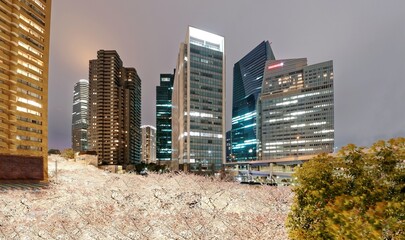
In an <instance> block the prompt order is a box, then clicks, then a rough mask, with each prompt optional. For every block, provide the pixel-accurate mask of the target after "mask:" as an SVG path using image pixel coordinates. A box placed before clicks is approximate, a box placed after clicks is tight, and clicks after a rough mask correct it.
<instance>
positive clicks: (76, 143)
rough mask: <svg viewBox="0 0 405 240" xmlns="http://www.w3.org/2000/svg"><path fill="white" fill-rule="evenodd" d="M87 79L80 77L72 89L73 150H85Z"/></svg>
mask: <svg viewBox="0 0 405 240" xmlns="http://www.w3.org/2000/svg"><path fill="white" fill-rule="evenodd" d="M88 107H89V81H88V80H86V79H80V81H79V82H77V83H76V84H75V86H74V89H73V111H72V148H73V151H75V152H80V151H87V150H88V140H87V128H88V126H89V114H88V112H89V111H88Z"/></svg>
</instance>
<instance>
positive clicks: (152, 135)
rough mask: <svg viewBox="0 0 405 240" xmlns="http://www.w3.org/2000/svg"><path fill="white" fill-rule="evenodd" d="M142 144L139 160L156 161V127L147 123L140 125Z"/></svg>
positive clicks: (147, 162) (144, 161) (145, 161)
mask: <svg viewBox="0 0 405 240" xmlns="http://www.w3.org/2000/svg"><path fill="white" fill-rule="evenodd" d="M141 131H142V146H141V150H142V151H141V156H142V157H141V162H143V163H146V164H149V163H156V128H155V127H153V126H149V125H143V126H141Z"/></svg>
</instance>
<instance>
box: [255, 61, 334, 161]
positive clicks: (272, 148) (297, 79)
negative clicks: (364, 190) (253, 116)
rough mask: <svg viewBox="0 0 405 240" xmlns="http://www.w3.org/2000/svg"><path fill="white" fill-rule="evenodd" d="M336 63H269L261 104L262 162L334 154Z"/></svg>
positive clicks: (265, 74) (266, 69)
mask: <svg viewBox="0 0 405 240" xmlns="http://www.w3.org/2000/svg"><path fill="white" fill-rule="evenodd" d="M333 92H334V91H333V62H332V61H327V62H323V63H318V64H314V65H309V66H308V65H307V59H306V58H300V59H284V60H270V61H267V63H266V68H265V73H264V80H263V86H262V94H261V97H260V102H259V103H260V104H259V106H260V107H259V117H258V119H259V121H258V122H260V123H261V124H260V125H259V128H258V129H259V132H260V133H261V134H260V135H259V136H260V147H259V148H261V149H260V150H261V151H260V153H261V156H260V157H261V159H263V160H271V159H277V158H284V157H291V158H292V159H294V158H297V157H298V156H302V155H313V154H318V153H322V152H326V153H331V152H333V146H334V97H333Z"/></svg>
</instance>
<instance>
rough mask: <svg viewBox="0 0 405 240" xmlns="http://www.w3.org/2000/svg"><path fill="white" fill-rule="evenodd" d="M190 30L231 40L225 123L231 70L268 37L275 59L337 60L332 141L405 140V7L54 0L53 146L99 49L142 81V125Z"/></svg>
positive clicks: (235, 0) (368, 2) (66, 135)
mask: <svg viewBox="0 0 405 240" xmlns="http://www.w3.org/2000/svg"><path fill="white" fill-rule="evenodd" d="M188 25H191V26H194V27H197V28H201V29H203V30H206V31H209V32H212V33H215V34H218V35H221V36H224V37H225V54H226V81H227V89H226V94H227V98H226V101H227V102H226V105H227V112H226V113H227V126H226V129H227V130H229V129H230V128H231V108H232V73H233V65H234V64H235V63H236V62H237V61H239V60H240V59H241V58H242V57H243V56H244V55H246V54H247V53H248V52H249V51H250V50H252V49H253V48H254V47H255V46H256V45H258V44H259V43H260V42H261V41H263V40H268V41H269V42H272V44H271V46H272V49H273V52H274V54H275V56H276V58H278V59H282V58H299V57H307V58H308V63H309V64H314V63H318V62H323V61H327V60H333V62H334V76H335V79H334V81H335V145H336V146H338V147H341V146H343V145H346V144H348V143H355V144H358V145H361V146H368V145H370V144H371V143H373V142H375V141H376V140H378V139H389V138H392V137H398V136H405V1H403V0H397V1H394V0H393V1H390V0H387V1H374V0H362V1H353V0H344V1H324V0H310V1H302V0H295V1H273V0H254V1H252V0H251V1H249V0H246V1H242V0H204V1H200V0H198V1H197V0H170V1H169V0H53V2H52V21H51V49H50V77H49V147H50V148H59V149H63V148H68V147H71V121H72V120H71V116H72V101H73V100H72V98H73V86H74V84H75V83H76V82H77V81H79V79H82V78H85V79H88V67H89V66H88V61H89V60H90V59H94V58H96V53H97V50H99V49H106V50H110V49H114V50H117V51H118V53H119V55H120V56H121V59H122V60H123V62H124V65H125V66H126V67H135V68H136V70H137V71H138V74H139V76H140V78H141V80H142V124H151V125H155V87H156V86H157V85H158V84H159V74H160V73H172V71H173V68H174V67H175V65H176V60H177V54H178V50H179V46H180V42H182V41H184V39H185V35H186V30H187V26H188Z"/></svg>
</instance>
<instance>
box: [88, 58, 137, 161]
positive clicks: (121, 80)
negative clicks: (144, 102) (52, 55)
mask: <svg viewBox="0 0 405 240" xmlns="http://www.w3.org/2000/svg"><path fill="white" fill-rule="evenodd" d="M89 82H90V90H89V94H90V96H89V102H90V107H89V119H90V120H89V123H90V126H89V150H93V151H96V152H97V154H98V159H99V165H123V166H124V167H126V166H127V165H129V164H135V163H138V162H140V159H141V157H140V147H141V132H140V123H141V79H140V78H139V76H138V74H137V72H136V70H135V69H134V68H126V67H123V63H122V60H121V58H120V56H119V55H118V53H117V52H116V51H114V50H99V51H98V52H97V59H95V60H90V62H89Z"/></svg>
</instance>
